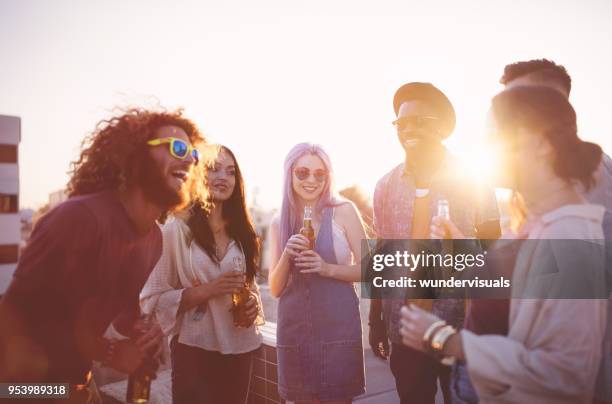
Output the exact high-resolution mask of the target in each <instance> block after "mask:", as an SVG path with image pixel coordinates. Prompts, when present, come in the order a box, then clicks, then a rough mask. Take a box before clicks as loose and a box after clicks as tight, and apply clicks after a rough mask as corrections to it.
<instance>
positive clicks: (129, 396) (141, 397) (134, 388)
mask: <svg viewBox="0 0 612 404" xmlns="http://www.w3.org/2000/svg"><path fill="white" fill-rule="evenodd" d="M141 318H142V321H143V325H144V329H142V330H137V331H134V332H133V333H132V338H133V339H138V338H139V337H140V336H142V335H143V334H144V333H145V332H146V330H148V329H149V327H151V322H152V318H151V314H148V315H144V316H142V317H141ZM150 395H151V376H150V375H149V374H148V373H145V372H144V371H143V369H142V368H141V369H138V370H136V371H135V372H134V373H132V374H131V375H130V377H129V379H128V386H127V393H126V398H125V401H126V403H128V404H144V403H148V402H149V396H150Z"/></svg>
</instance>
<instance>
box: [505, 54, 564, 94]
mask: <svg viewBox="0 0 612 404" xmlns="http://www.w3.org/2000/svg"><path fill="white" fill-rule="evenodd" d="M527 75H529V76H530V77H533V78H534V79H537V80H541V81H543V82H546V81H549V82H554V83H558V84H559V85H560V86H561V87H562V88H563V89H564V90H565V91H566V92H567V94H568V95H569V93H570V91H571V90H572V78H571V77H570V75H569V74H568V73H567V70H565V67H563V66H562V65H558V64H556V63H555V62H553V61H552V60H548V59H533V60H528V61H523V62H517V63H512V64H509V65H507V66H506V67H505V68H504V75H503V76H502V77H501V79H500V80H499V82H500V83H501V84H503V85H506V84H508V83H510V82H511V81H512V80H516V79H518V78H519V77H524V76H527Z"/></svg>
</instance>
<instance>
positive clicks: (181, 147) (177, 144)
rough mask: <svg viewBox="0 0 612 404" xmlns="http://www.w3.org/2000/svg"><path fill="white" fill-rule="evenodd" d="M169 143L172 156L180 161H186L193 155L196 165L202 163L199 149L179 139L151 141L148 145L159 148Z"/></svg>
mask: <svg viewBox="0 0 612 404" xmlns="http://www.w3.org/2000/svg"><path fill="white" fill-rule="evenodd" d="M165 143H168V144H169V145H170V147H169V148H170V154H171V155H172V156H173V157H174V158H177V159H179V160H185V159H186V158H187V156H189V155H191V157H193V159H194V160H195V163H196V164H198V163H199V162H200V152H199V151H198V149H196V148H195V147H193V146H192V145H190V144H188V143H187V142H185V141H184V140H182V139H177V138H175V137H163V138H159V139H153V140H149V141H148V142H147V144H148V145H149V146H159V145H161V144H165Z"/></svg>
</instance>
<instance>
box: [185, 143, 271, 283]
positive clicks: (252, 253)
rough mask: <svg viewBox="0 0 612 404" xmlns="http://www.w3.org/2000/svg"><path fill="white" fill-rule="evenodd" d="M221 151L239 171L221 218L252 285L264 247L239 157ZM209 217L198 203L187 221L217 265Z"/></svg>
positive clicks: (194, 235) (224, 204)
mask: <svg viewBox="0 0 612 404" xmlns="http://www.w3.org/2000/svg"><path fill="white" fill-rule="evenodd" d="M221 150H223V151H225V152H226V153H227V154H229V155H230V157H231V158H232V160H233V161H234V166H235V168H236V184H235V185H234V191H233V192H232V195H231V196H230V197H229V199H228V200H227V201H225V202H223V213H222V215H223V219H224V220H225V221H226V223H227V226H226V230H227V232H228V235H229V237H230V238H231V239H232V240H234V241H236V242H237V243H238V244H239V245H240V247H241V248H242V251H243V252H244V256H245V261H246V277H247V281H248V282H249V283H251V282H253V280H254V279H255V275H256V274H257V272H259V257H260V254H261V245H260V242H259V237H258V236H257V233H256V232H255V226H254V225H253V221H252V219H251V215H250V214H249V210H248V208H247V203H246V196H245V191H244V179H243V177H242V172H241V171H240V166H239V165H238V161H237V160H236V156H235V155H234V153H232V151H231V150H230V149H228V148H227V147H225V146H219V152H221ZM212 163H213V164H214V161H212ZM209 195H210V194H209ZM211 203H212V202H211ZM209 214H210V212H209V210H207V209H204V208H203V207H202V205H201V204H195V205H194V206H193V207H192V208H191V215H190V217H189V219H188V220H187V225H188V226H189V228H190V230H191V234H192V236H193V238H194V240H195V241H196V242H197V243H198V244H199V245H200V247H202V248H203V249H204V251H206V253H207V254H208V256H209V257H210V258H211V259H212V260H213V261H214V262H217V263H218V262H219V257H217V254H216V251H215V238H214V235H213V232H212V229H211V228H210V223H209V221H208V217H209Z"/></svg>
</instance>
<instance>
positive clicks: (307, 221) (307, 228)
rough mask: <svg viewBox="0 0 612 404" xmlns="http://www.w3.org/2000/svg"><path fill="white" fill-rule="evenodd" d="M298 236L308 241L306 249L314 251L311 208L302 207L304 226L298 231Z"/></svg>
mask: <svg viewBox="0 0 612 404" xmlns="http://www.w3.org/2000/svg"><path fill="white" fill-rule="evenodd" d="M300 234H301V235H302V236H304V237H306V238H307V239H308V241H309V243H308V248H309V249H311V250H314V249H315V241H316V238H315V231H314V227H312V208H311V207H310V206H305V207H304V224H303V226H302V228H301V229H300Z"/></svg>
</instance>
